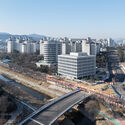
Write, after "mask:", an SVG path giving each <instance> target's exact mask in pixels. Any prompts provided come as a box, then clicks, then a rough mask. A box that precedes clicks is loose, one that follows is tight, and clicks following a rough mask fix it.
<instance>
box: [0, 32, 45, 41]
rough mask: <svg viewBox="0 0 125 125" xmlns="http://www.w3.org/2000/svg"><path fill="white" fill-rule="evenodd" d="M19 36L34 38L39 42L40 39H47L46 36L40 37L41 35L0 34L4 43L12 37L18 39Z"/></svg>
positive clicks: (0, 38)
mask: <svg viewBox="0 0 125 125" xmlns="http://www.w3.org/2000/svg"><path fill="white" fill-rule="evenodd" d="M19 36H22V37H25V36H27V37H32V38H33V39H34V40H39V39H42V38H44V37H46V36H44V35H39V34H29V35H12V34H9V33H2V32H0V40H2V41H3V42H5V41H6V40H7V39H8V38H10V37H16V38H18V37H19Z"/></svg>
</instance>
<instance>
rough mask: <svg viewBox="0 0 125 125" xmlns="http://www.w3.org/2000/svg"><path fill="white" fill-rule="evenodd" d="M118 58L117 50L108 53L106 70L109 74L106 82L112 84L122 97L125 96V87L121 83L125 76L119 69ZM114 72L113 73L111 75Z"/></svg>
mask: <svg viewBox="0 0 125 125" xmlns="http://www.w3.org/2000/svg"><path fill="white" fill-rule="evenodd" d="M119 62H120V61H119V57H118V52H117V50H114V51H109V52H108V69H109V72H110V78H109V79H108V80H107V81H108V82H113V83H114V85H113V86H114V87H115V89H116V90H117V91H118V92H119V93H120V94H121V95H122V96H125V86H123V82H124V79H125V74H124V72H123V71H122V70H121V68H120V67H119V66H120V65H119ZM113 71H114V73H113Z"/></svg>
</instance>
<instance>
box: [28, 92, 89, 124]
mask: <svg viewBox="0 0 125 125" xmlns="http://www.w3.org/2000/svg"><path fill="white" fill-rule="evenodd" d="M87 96H88V95H85V94H84V93H83V92H78V93H75V94H73V95H71V96H69V97H67V98H64V99H63V100H61V101H59V102H57V103H55V104H54V105H52V106H50V107H49V108H48V109H46V110H44V111H42V112H40V113H39V114H38V115H37V116H35V117H33V118H32V120H30V121H29V122H28V123H26V124H27V125H39V124H40V123H42V124H44V125H49V124H50V123H51V121H55V120H56V119H57V118H58V117H60V116H61V115H62V114H61V113H64V112H66V111H67V110H69V107H70V106H71V107H72V106H73V104H75V103H76V102H77V101H81V100H83V99H85V98H86V97H87Z"/></svg>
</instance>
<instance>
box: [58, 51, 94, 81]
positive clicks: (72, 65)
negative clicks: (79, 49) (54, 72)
mask: <svg viewBox="0 0 125 125" xmlns="http://www.w3.org/2000/svg"><path fill="white" fill-rule="evenodd" d="M58 73H59V74H61V75H63V76H66V77H69V78H73V79H74V78H76V79H77V78H82V77H84V76H90V75H95V73H96V56H95V55H87V53H70V55H58Z"/></svg>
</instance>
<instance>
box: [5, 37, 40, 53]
mask: <svg viewBox="0 0 125 125" xmlns="http://www.w3.org/2000/svg"><path fill="white" fill-rule="evenodd" d="M39 49H40V47H39V43H38V42H36V41H33V40H32V39H29V38H25V39H22V38H21V37H20V38H17V39H16V40H15V39H14V38H10V39H8V40H7V52H8V53H12V52H13V51H14V50H16V51H18V52H20V53H28V54H31V53H36V51H37V50H38V51H39Z"/></svg>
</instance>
